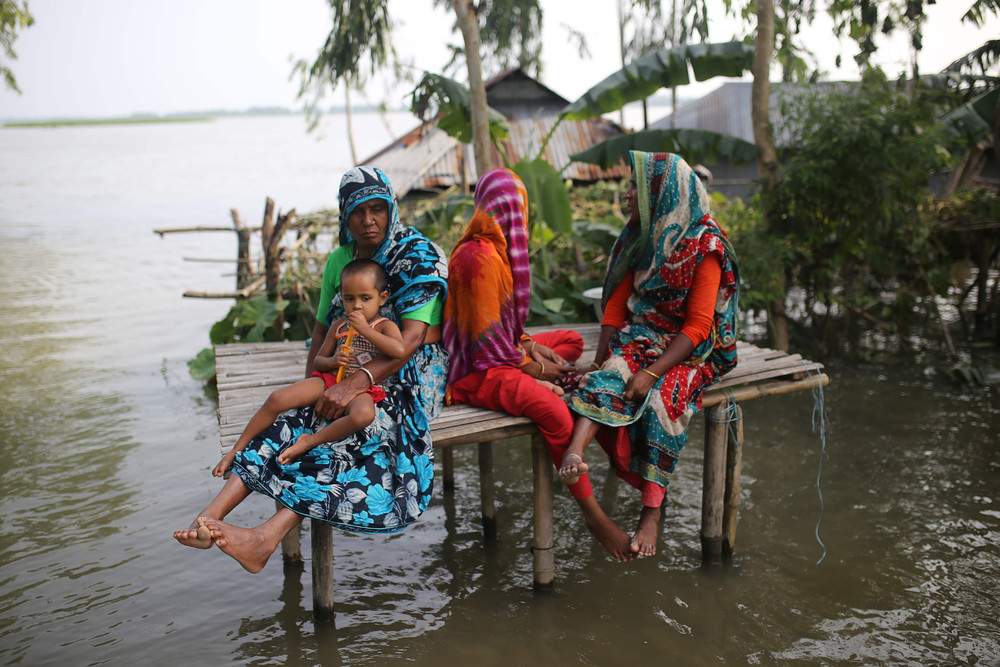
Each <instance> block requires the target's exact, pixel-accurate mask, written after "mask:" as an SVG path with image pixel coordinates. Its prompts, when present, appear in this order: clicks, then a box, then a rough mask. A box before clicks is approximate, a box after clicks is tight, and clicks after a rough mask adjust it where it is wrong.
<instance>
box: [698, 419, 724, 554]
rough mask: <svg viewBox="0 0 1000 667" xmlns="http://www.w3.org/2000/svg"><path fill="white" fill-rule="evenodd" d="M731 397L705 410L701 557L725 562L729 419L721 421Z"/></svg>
mask: <svg viewBox="0 0 1000 667" xmlns="http://www.w3.org/2000/svg"><path fill="white" fill-rule="evenodd" d="M728 405H729V402H728V400H725V401H723V402H722V403H719V404H718V405H713V406H712V407H710V408H708V409H707V410H705V473H704V482H703V485H702V491H701V560H702V563H703V564H705V565H718V564H719V563H721V562H722V514H723V496H724V493H725V488H726V434H727V429H726V423H725V422H721V421H719V419H720V417H721V415H722V414H723V413H724V411H725V409H726V407H727V406H728Z"/></svg>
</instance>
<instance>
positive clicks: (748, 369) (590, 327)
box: [215, 323, 828, 453]
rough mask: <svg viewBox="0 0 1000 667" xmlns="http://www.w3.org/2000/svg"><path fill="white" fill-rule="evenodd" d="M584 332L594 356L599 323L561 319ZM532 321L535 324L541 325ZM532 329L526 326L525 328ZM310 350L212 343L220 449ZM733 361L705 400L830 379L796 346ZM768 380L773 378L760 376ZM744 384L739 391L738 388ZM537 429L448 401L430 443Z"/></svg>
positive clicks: (588, 355)
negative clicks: (796, 351) (792, 350)
mask: <svg viewBox="0 0 1000 667" xmlns="http://www.w3.org/2000/svg"><path fill="white" fill-rule="evenodd" d="M565 328H572V329H574V330H576V331H578V332H579V333H580V335H582V336H583V340H584V352H583V356H582V357H581V359H583V360H584V361H587V360H590V359H593V356H594V349H595V348H596V347H597V339H598V336H599V334H600V325H598V324H596V323H590V324H575V325H566V326H565ZM544 329H545V327H536V328H534V329H533V330H534V331H540V330H544ZM530 331H531V329H529V332H530ZM307 353H308V350H307V349H306V347H305V344H304V343H302V342H287V343H249V344H239V343H236V344H230V345H217V346H216V348H215V368H216V373H217V378H218V388H219V413H218V414H219V427H220V433H219V435H220V442H221V446H222V452H223V453H225V452H227V451H229V450H230V449H231V448H232V446H233V443H235V442H236V439H237V438H238V437H239V435H240V433H241V432H242V431H243V427H244V426H245V425H246V423H247V422H248V421H249V420H250V417H251V416H252V415H253V413H254V412H255V411H256V410H257V408H259V407H260V406H261V404H262V403H263V402H264V399H266V398H267V396H268V395H269V394H270V393H271V392H272V391H274V390H275V389H277V388H279V387H283V386H285V385H288V384H291V383H293V382H296V381H298V380H301V379H302V378H303V376H304V374H305V364H306V356H307ZM738 356H739V363H738V364H737V366H736V368H735V369H733V370H732V371H731V372H730V373H728V374H727V375H725V376H724V377H723V378H722V379H721V380H720V381H719V382H717V383H715V384H714V385H712V387H711V389H709V390H708V392H706V395H705V398H704V401H703V407H704V408H707V407H710V406H713V405H717V404H718V403H721V402H722V401H724V400H725V399H726V398H727V393H726V392H727V391H728V392H730V393H731V394H732V395H733V396H734V398H735V399H736V400H737V401H740V400H749V399H751V398H758V397H759V396H762V395H767V394H772V393H783V392H786V391H798V390H800V389H809V388H812V387H814V386H816V385H817V384H819V383H822V384H826V382H827V381H828V380H827V379H826V376H825V375H824V374H823V373H822V369H823V364H820V363H816V362H812V361H804V360H803V359H802V357H801V356H800V355H798V354H788V353H786V352H782V351H780V350H771V349H767V348H761V347H757V346H755V345H750V344H749V343H744V342H740V343H739V344H738ZM765 380H771V381H772V382H769V383H766V384H765V383H764V381H765ZM741 389H742V391H741ZM534 431H535V428H534V423H533V422H532V421H531V420H530V419H528V418H527V417H512V416H510V415H505V414H502V413H498V412H493V411H492V410H485V409H483V408H476V407H471V406H462V405H456V406H449V407H446V408H445V409H444V411H443V412H442V414H441V416H439V417H438V418H437V419H436V420H434V422H433V423H432V424H431V436H432V438H433V441H434V446H435V447H451V446H455V445H465V444H470V443H474V442H482V441H484V440H495V439H499V438H505V437H513V436H517V435H527V434H531V433H533V432H534Z"/></svg>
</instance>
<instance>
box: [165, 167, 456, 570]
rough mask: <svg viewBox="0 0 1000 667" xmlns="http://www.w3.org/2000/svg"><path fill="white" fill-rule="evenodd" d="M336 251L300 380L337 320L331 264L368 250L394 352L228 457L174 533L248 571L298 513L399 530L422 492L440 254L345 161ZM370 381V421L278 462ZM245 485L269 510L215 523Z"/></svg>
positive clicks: (422, 503) (438, 370) (441, 282)
mask: <svg viewBox="0 0 1000 667" xmlns="http://www.w3.org/2000/svg"><path fill="white" fill-rule="evenodd" d="M339 202H340V247H339V248H337V249H336V250H334V251H333V253H331V254H330V257H329V259H328V261H327V263H326V268H325V269H324V271H323V289H322V293H321V297H320V305H319V309H318V310H317V312H318V313H319V315H318V317H317V320H318V321H317V323H316V326H315V328H314V330H313V337H312V347H311V349H310V351H309V361H308V363H307V367H306V377H309V376H310V375H311V374H312V371H313V359H314V358H315V356H316V352H317V351H318V349H319V346H320V344H321V343H322V341H323V339H324V337H325V335H326V332H327V328H328V327H329V324H330V323H331V322H333V321H335V320H336V319H339V318H341V317H343V304H342V303H341V298H340V294H339V292H340V290H339V287H340V285H339V280H340V270H341V269H342V268H343V267H344V265H346V264H347V263H348V262H350V261H351V260H352V259H354V258H358V257H368V258H371V259H372V260H374V261H376V262H378V264H379V265H381V266H382V268H383V269H384V270H385V272H386V276H387V280H388V291H389V295H390V296H389V301H388V303H387V306H386V307H384V308H383V313H384V314H385V315H386V316H388V317H390V318H391V319H393V320H394V321H396V322H397V323H398V324H399V327H400V330H401V332H402V336H403V343H404V348H405V354H404V355H403V357H402V358H401V359H390V358H388V357H385V356H383V355H378V356H376V357H375V358H374V359H372V360H371V361H370V362H369V363H368V364H366V365H365V366H363V367H362V370H363V371H364V372H358V373H355V374H354V375H351V376H349V377H347V378H346V379H345V380H344V381H342V382H339V383H337V384H334V385H333V386H331V387H330V388H328V389H327V390H326V392H325V393H324V395H323V397H322V398H321V399H320V400H319V402H318V403H317V405H316V407H315V409H314V408H303V409H298V410H293V411H290V412H287V413H285V414H283V415H281V416H280V417H279V418H278V420H277V421H276V422H275V423H274V424H273V425H272V426H270V427H269V428H267V429H265V430H264V431H263V432H261V433H260V434H259V435H258V436H257V437H256V438H254V439H253V440H252V441H251V442H250V444H249V445H248V446H247V447H246V449H245V450H244V451H242V452H240V453H239V454H237V456H236V458H235V461H234V465H233V472H234V473H235V474H234V475H232V476H231V477H230V478H229V480H228V481H227V482H226V485H225V486H224V487H223V489H222V491H220V493H219V495H218V496H216V497H215V499H213V500H212V502H211V503H209V505H208V507H206V508H205V509H204V510H202V512H201V513H200V514H199V516H198V518H197V519H196V520H195V521H194V522H193V523H192V524H191V526H190V527H189V528H188V529H186V530H179V531H176V532H175V533H174V537H175V539H177V541H179V542H181V543H182V544H185V545H187V546H193V547H199V548H209V547H211V546H212V545H213V544H215V545H217V546H218V547H219V548H220V549H222V551H224V552H225V553H227V554H228V555H230V556H231V557H233V558H234V559H236V561H238V562H239V563H240V565H242V566H243V567H244V568H245V569H247V570H249V571H250V572H259V571H260V570H261V569H262V568H263V567H264V565H265V564H266V563H267V560H268V558H269V557H270V555H271V554H272V553H273V552H274V550H275V549H276V548H277V546H278V544H279V543H280V542H281V539H282V538H283V537H284V536H285V534H286V533H287V532H288V531H289V530H291V529H292V528H293V527H295V526H297V525H298V523H299V522H300V521H302V519H303V518H304V517H310V518H314V519H319V520H321V521H324V522H326V523H329V524H332V525H334V526H336V527H338V528H342V529H344V530H349V531H358V532H369V533H377V532H382V533H385V532H392V531H397V530H401V529H403V528H405V527H406V526H408V525H410V524H411V523H412V522H413V521H414V520H415V519H416V518H417V517H418V516H420V514H421V513H422V512H423V511H424V509H426V507H427V504H428V503H429V502H430V498H431V487H432V480H433V465H434V455H433V450H432V449H431V439H430V420H431V419H433V418H434V417H436V416H437V414H438V413H439V412H440V410H441V406H442V403H443V399H444V389H445V374H446V372H447V359H448V355H447V352H446V351H445V350H444V347H443V346H442V345H441V343H440V339H441V327H440V322H441V311H442V308H443V305H444V300H445V296H446V294H447V275H448V273H447V267H446V265H445V260H444V253H443V252H442V251H441V249H440V248H439V247H438V246H437V245H435V244H434V243H432V242H431V241H429V240H428V239H427V238H426V237H425V236H423V235H422V234H420V232H418V231H416V230H414V229H412V228H410V227H405V226H403V225H402V223H401V222H400V220H399V213H398V207H397V203H396V197H395V194H394V193H393V190H392V186H391V185H390V184H389V180H388V179H387V178H386V176H385V174H383V173H382V172H381V171H380V170H378V169H375V168H372V167H356V168H354V169H351V170H350V171H348V172H347V173H346V174H345V175H344V177H343V179H342V180H341V183H340V193H339ZM372 383H381V384H382V387H383V389H384V390H385V393H386V398H385V399H383V400H382V401H380V402H379V403H378V404H377V406H376V416H375V420H374V421H373V422H372V423H371V425H369V426H367V427H365V428H364V429H363V430H362V431H360V432H358V433H356V434H353V435H351V436H349V437H347V438H345V439H343V440H338V441H336V442H330V443H326V444H324V445H319V446H317V447H314V448H313V449H311V450H309V451H307V452H306V453H305V454H303V455H302V456H301V457H300V458H299V459H298V460H296V461H294V462H292V463H291V464H289V465H282V464H281V463H279V462H278V454H279V453H280V452H282V451H283V450H285V449H287V448H288V447H290V446H292V445H293V444H294V443H295V441H296V439H297V438H298V436H299V435H300V434H302V433H303V432H306V431H310V432H313V431H316V430H318V429H319V428H322V426H324V425H325V424H326V423H327V420H330V419H335V418H337V417H339V416H340V415H342V414H343V413H344V411H345V410H346V409H347V405H348V404H349V403H350V402H351V399H353V398H354V397H356V396H358V395H359V394H361V393H362V392H364V391H365V390H367V389H368V388H369V386H370V384H372ZM253 491H256V492H258V493H263V494H266V495H269V496H272V497H273V498H275V499H276V500H277V501H278V502H279V503H280V504H281V508H280V509H279V510H278V511H277V512H276V513H275V514H274V516H272V517H271V518H270V519H268V520H267V521H266V522H264V523H263V524H261V525H260V526H257V527H256V528H249V529H248V528H242V527H239V526H235V525H232V524H229V523H226V522H224V521H223V519H224V518H225V517H226V515H227V514H229V512H231V511H232V510H233V508H234V507H236V506H237V505H238V504H239V503H240V502H242V501H243V499H244V498H246V497H247V496H249V495H250V493H251V492H253Z"/></svg>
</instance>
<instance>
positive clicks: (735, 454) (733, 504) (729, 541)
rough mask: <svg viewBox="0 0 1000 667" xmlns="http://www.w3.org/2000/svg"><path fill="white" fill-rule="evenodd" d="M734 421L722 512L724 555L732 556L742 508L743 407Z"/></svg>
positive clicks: (728, 453)
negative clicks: (733, 433)
mask: <svg viewBox="0 0 1000 667" xmlns="http://www.w3.org/2000/svg"><path fill="white" fill-rule="evenodd" d="M736 409H737V410H738V412H737V415H736V419H735V421H734V422H732V425H733V430H734V431H735V432H736V435H735V437H729V438H726V442H727V443H728V444H727V447H726V500H725V503H726V506H725V509H724V510H723V512H722V533H723V541H722V555H723V556H724V557H726V558H732V556H733V550H734V549H735V548H736V521H737V518H738V515H739V509H740V473H741V472H742V470H743V409H742V408H739V407H737V408H736Z"/></svg>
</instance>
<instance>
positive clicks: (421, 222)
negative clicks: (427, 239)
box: [412, 194, 476, 231]
mask: <svg viewBox="0 0 1000 667" xmlns="http://www.w3.org/2000/svg"><path fill="white" fill-rule="evenodd" d="M475 210H476V203H475V200H474V199H473V198H472V197H470V196H469V195H464V194H461V195H450V196H448V197H447V198H446V199H445V200H444V202H443V203H441V204H438V205H437V206H432V207H431V208H428V209H427V210H426V211H424V212H423V213H421V214H420V215H418V216H417V217H416V218H415V219H414V220H413V223H412V224H413V226H414V227H416V228H417V229H419V230H421V231H423V230H425V229H429V228H432V227H437V228H438V229H448V228H450V227H451V226H452V225H453V224H454V222H455V220H463V221H465V220H468V219H469V218H470V217H472V214H473V212H475Z"/></svg>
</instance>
